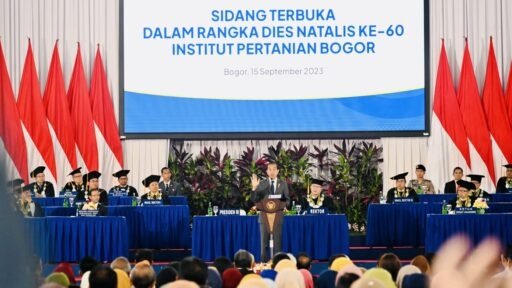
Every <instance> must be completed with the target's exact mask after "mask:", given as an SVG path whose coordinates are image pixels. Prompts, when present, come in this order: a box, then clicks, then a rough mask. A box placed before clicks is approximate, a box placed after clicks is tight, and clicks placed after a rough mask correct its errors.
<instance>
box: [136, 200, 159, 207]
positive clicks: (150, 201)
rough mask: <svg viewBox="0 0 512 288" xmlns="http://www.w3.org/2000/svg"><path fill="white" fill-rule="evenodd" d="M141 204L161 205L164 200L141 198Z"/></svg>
mask: <svg viewBox="0 0 512 288" xmlns="http://www.w3.org/2000/svg"><path fill="white" fill-rule="evenodd" d="M141 204H142V205H144V206H152V205H163V204H164V202H163V201H162V200H142V202H141Z"/></svg>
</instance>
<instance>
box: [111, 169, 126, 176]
mask: <svg viewBox="0 0 512 288" xmlns="http://www.w3.org/2000/svg"><path fill="white" fill-rule="evenodd" d="M128 173H130V170H119V171H117V172H116V173H114V174H112V176H114V177H116V178H120V177H123V176H126V175H128Z"/></svg>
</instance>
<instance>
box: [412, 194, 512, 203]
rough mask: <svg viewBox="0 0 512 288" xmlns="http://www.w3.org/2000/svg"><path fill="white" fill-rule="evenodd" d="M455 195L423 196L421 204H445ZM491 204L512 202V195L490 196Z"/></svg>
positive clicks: (420, 197) (420, 199)
mask: <svg viewBox="0 0 512 288" xmlns="http://www.w3.org/2000/svg"><path fill="white" fill-rule="evenodd" d="M455 196H456V195H455V194H422V195H419V202H421V203H425V202H426V203H443V200H445V201H446V202H448V201H450V200H452V199H453V198H455ZM489 200H490V201H491V202H512V193H496V194H490V199H489Z"/></svg>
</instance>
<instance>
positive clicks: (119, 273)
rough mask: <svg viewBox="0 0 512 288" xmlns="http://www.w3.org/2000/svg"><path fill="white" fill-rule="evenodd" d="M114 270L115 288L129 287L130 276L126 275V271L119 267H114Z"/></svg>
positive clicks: (130, 285) (130, 283) (130, 284)
mask: <svg viewBox="0 0 512 288" xmlns="http://www.w3.org/2000/svg"><path fill="white" fill-rule="evenodd" d="M114 272H116V277H117V288H131V287H132V282H131V281H130V277H128V274H127V273H126V271H124V270H121V269H117V268H115V269H114Z"/></svg>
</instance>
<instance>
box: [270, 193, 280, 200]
mask: <svg viewBox="0 0 512 288" xmlns="http://www.w3.org/2000/svg"><path fill="white" fill-rule="evenodd" d="M268 199H281V194H273V195H268Z"/></svg>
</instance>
